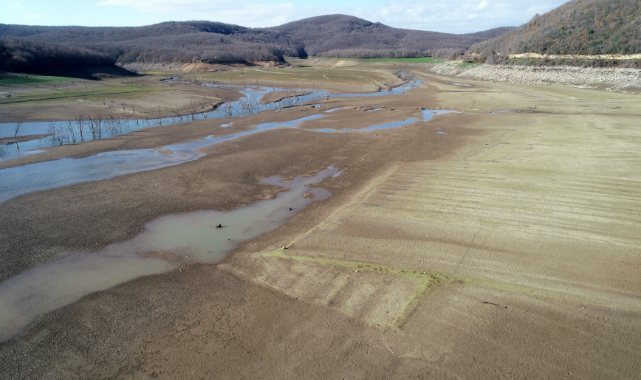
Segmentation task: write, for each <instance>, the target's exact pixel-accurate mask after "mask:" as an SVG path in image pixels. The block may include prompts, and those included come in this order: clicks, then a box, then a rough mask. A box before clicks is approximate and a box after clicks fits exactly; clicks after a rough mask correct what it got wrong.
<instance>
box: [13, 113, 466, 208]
mask: <svg viewBox="0 0 641 380" xmlns="http://www.w3.org/2000/svg"><path fill="white" fill-rule="evenodd" d="M422 112H423V121H429V120H431V119H432V118H433V117H434V116H435V115H441V114H447V113H455V112H456V111H446V110H423V111H422ZM323 117H325V116H324V115H323V114H318V115H312V116H307V117H303V118H299V119H295V120H292V121H287V122H272V123H262V124H259V125H257V126H256V128H255V129H253V130H250V131H245V132H239V133H234V134H231V135H227V136H222V137H214V136H209V137H207V138H205V139H202V140H197V141H191V142H187V143H182V144H175V145H168V146H165V147H163V148H162V149H159V150H155V149H138V150H129V151H115V152H105V153H99V154H97V155H94V156H89V157H86V158H78V159H74V158H62V159H59V160H55V161H46V162H40V163H35V164H29V165H23V166H17V167H14V168H8V169H2V170H0V176H1V177H2V182H0V203H3V202H6V201H7V200H9V199H12V198H15V197H17V196H20V195H23V194H29V193H34V192H37V191H45V190H51V189H55V188H58V187H63V186H70V185H75V184H78V183H84V182H93V181H101V180H106V179H111V178H114V177H118V176H122V175H127V174H134V173H140V172H144V171H149V170H157V169H162V168H165V167H170V166H174V165H179V164H182V163H185V162H189V161H194V160H197V159H199V158H200V157H202V156H204V153H197V152H195V151H196V150H198V149H200V148H205V147H208V146H211V145H214V144H218V143H221V142H224V141H230V140H234V139H237V138H239V137H243V136H249V135H251V134H254V133H258V132H263V131H268V130H272V129H276V128H282V127H285V128H298V125H299V124H301V123H303V122H305V121H308V120H315V119H320V118H323ZM416 121H418V120H417V119H414V118H410V119H407V120H403V121H397V122H393V123H387V124H381V125H373V126H370V127H366V128H360V129H350V128H344V129H341V130H336V129H331V128H323V129H315V130H308V131H310V132H317V133H346V132H370V131H376V130H381V129H392V128H400V127H402V126H404V125H408V124H412V123H414V122H416ZM52 173H53V174H52Z"/></svg>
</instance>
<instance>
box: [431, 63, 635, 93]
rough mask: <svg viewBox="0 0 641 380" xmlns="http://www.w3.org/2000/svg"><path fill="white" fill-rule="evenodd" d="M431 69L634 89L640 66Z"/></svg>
mask: <svg viewBox="0 0 641 380" xmlns="http://www.w3.org/2000/svg"><path fill="white" fill-rule="evenodd" d="M432 71H433V72H435V73H438V74H443V75H452V76H456V77H458V78H465V79H481V80H486V81H498V82H509V83H521V84H528V85H532V84H543V85H575V86H593V87H602V88H605V89H608V90H618V91H638V90H640V89H641V70H637V69H623V68H592V67H589V68H583V67H569V66H568V67H558V66H557V67H532V66H504V65H487V64H479V65H469V66H468V65H461V64H457V63H443V64H439V65H436V66H435V67H434V68H433V69H432Z"/></svg>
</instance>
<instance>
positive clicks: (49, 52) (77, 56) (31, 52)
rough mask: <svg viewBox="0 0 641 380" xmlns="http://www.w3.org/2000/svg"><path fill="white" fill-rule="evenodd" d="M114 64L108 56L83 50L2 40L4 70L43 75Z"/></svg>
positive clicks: (0, 58)
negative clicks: (43, 73) (44, 73)
mask: <svg viewBox="0 0 641 380" xmlns="http://www.w3.org/2000/svg"><path fill="white" fill-rule="evenodd" d="M113 64H115V60H113V59H111V58H109V57H107V56H106V55H104V54H102V53H98V52H96V51H92V50H88V49H84V48H78V47H72V46H65V45H60V44H53V43H42V42H34V41H27V40H23V39H19V38H12V37H0V70H2V71H10V72H24V73H42V72H54V71H65V70H74V69H81V68H87V67H97V66H110V65H113Z"/></svg>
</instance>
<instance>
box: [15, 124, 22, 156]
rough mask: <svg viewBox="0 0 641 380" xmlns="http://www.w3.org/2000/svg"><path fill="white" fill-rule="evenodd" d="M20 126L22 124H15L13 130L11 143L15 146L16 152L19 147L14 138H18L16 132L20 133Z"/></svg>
mask: <svg viewBox="0 0 641 380" xmlns="http://www.w3.org/2000/svg"><path fill="white" fill-rule="evenodd" d="M22 124H24V122H22V121H19V122H17V123H16V126H15V128H14V129H13V143H14V144H16V149H18V150H20V145H18V141H17V140H16V137H17V136H18V132H20V128H22Z"/></svg>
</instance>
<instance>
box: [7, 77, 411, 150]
mask: <svg viewBox="0 0 641 380" xmlns="http://www.w3.org/2000/svg"><path fill="white" fill-rule="evenodd" d="M422 83H423V82H421V81H420V80H417V79H413V80H410V81H408V82H406V83H404V84H403V85H401V86H399V87H396V88H393V89H391V90H388V91H379V92H373V93H367V94H329V93H328V92H327V91H311V92H309V91H308V93H307V95H294V96H291V97H286V98H284V99H282V100H279V101H277V102H273V103H268V104H265V105H261V104H260V99H262V97H263V96H264V95H266V94H268V93H270V92H278V91H280V92H285V91H290V92H291V90H285V89H279V88H272V87H252V86H247V87H242V88H243V89H242V90H241V91H240V93H241V94H242V95H243V96H242V97H241V98H240V99H239V100H237V101H235V102H229V103H225V104H223V105H221V106H219V107H218V108H216V109H215V110H212V111H207V112H204V111H203V112H198V113H195V114H193V115H186V116H171V117H162V116H158V117H157V118H152V119H144V120H143V119H138V120H136V119H113V118H110V119H105V120H100V123H99V124H100V125H99V127H98V130H99V133H98V132H95V131H94V133H93V134H92V133H91V132H90V128H89V125H90V124H89V121H88V120H85V121H84V122H83V123H81V124H79V123H78V122H76V121H73V120H72V121H71V124H70V123H69V121H56V122H33V123H24V124H23V125H22V127H21V129H20V131H19V133H18V136H26V135H33V134H49V133H54V134H55V136H57V138H56V137H54V138H46V139H37V140H30V141H25V142H22V143H20V144H19V145H18V146H16V145H15V144H12V145H6V146H2V149H1V150H0V153H1V154H0V160H3V161H4V160H12V159H16V158H20V157H25V156H27V155H31V154H37V153H41V152H42V151H33V150H34V149H38V148H45V147H48V146H53V145H61V144H60V141H62V144H69V143H73V142H80V141H91V140H95V139H101V138H106V137H113V136H117V135H120V134H123V133H128V132H132V131H136V130H139V129H143V128H150V127H154V126H158V125H172V124H180V123H184V122H188V121H194V120H201V119H212V118H214V119H221V118H227V117H233V116H245V115H249V114H254V113H258V112H261V111H266V110H280V109H281V108H283V107H289V106H293V105H295V104H302V103H305V102H308V101H312V100H317V99H323V98H325V99H329V98H347V97H360V96H367V97H369V96H386V95H402V94H404V93H405V92H407V91H408V90H411V89H414V88H416V86H418V85H421V84H422ZM203 85H204V86H208V87H216V88H222V87H224V88H238V86H228V85H216V84H211V83H205V84H203ZM297 91H302V90H297ZM309 107H313V108H320V107H322V104H313V105H309ZM94 122H96V123H97V120H94ZM15 126H16V123H0V137H13V135H14V133H15ZM95 129H96V128H94V130H95ZM80 130H82V131H83V133H82V137H81V133H80Z"/></svg>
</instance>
